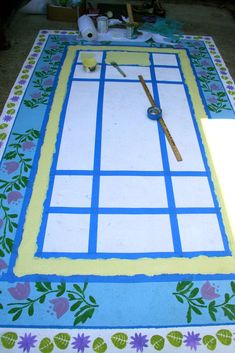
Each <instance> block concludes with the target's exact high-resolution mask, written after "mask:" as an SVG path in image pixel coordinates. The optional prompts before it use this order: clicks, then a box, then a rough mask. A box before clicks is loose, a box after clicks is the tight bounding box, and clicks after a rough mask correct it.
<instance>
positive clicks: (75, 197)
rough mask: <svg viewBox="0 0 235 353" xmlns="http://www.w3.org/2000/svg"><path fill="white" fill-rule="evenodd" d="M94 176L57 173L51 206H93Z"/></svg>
mask: <svg viewBox="0 0 235 353" xmlns="http://www.w3.org/2000/svg"><path fill="white" fill-rule="evenodd" d="M91 189H92V176H90V175H57V176H56V177H55V181H54V185H53V192H52V197H51V206H52V207H53V206H54V207H91Z"/></svg>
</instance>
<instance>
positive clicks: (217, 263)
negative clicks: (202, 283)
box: [14, 46, 235, 276]
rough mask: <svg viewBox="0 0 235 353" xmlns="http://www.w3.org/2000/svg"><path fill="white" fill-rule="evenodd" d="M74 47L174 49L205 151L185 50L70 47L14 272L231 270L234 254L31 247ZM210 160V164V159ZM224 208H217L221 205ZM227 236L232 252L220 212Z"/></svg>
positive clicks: (234, 266)
mask: <svg viewBox="0 0 235 353" xmlns="http://www.w3.org/2000/svg"><path fill="white" fill-rule="evenodd" d="M78 50H86V51H87V50H94V51H97V50H98V51H100V50H112V51H117V50H126V51H129V52H133V51H136V52H148V53H150V52H152V53H175V54H178V56H179V59H180V62H181V66H182V70H183V74H184V77H185V81H186V83H187V85H188V87H189V92H190V95H191V99H192V103H193V107H194V111H195V116H196V118H197V122H198V125H199V129H200V132H201V134H202V138H203V142H204V146H205V148H206V150H207V152H208V153H209V150H208V148H207V145H206V143H205V141H206V139H205V136H204V132H203V126H202V121H203V119H206V118H207V115H206V112H205V110H204V107H203V104H202V101H201V97H200V94H199V92H198V88H197V84H196V80H195V77H194V74H193V71H192V68H191V64H190V60H189V58H188V56H187V53H186V51H185V50H182V49H157V48H147V47H146V48H145V47H121V46H116V47H114V46H112V47H109V46H102V47H92V46H86V47H84V46H70V47H68V52H67V55H66V58H65V62H64V65H63V67H62V70H61V73H60V76H59V80H58V86H57V89H56V92H55V96H54V100H53V103H52V107H51V111H50V116H49V120H48V124H47V129H46V134H45V141H44V144H43V146H42V149H41V156H40V159H39V164H38V173H37V175H36V178H35V182H34V187H33V193H32V197H31V200H30V203H29V206H28V210H27V213H26V220H25V225H24V231H23V236H22V242H21V244H20V246H19V252H18V258H17V260H16V265H15V267H14V273H15V274H16V275H17V276H23V275H29V274H48V275H49V274H56V275H60V276H71V275H98V276H117V275H128V276H133V275H136V274H145V275H149V276H152V275H156V274H175V273H180V274H186V273H191V274H197V273H200V274H214V273H222V274H225V273H232V272H234V270H235V257H234V256H226V257H218V258H216V257H206V256H198V257H195V258H190V259H189V258H180V259H179V258H164V259H162V258H161V259H160V258H158V259H150V258H140V259H133V260H126V259H92V260H91V259H68V258H62V257H61V258H49V259H43V258H37V257H35V256H34V254H35V252H36V250H37V249H36V242H37V236H38V232H39V229H40V224H41V218H42V214H43V203H44V199H45V196H46V194H47V189H48V183H49V174H50V167H51V163H52V156H53V153H54V152H55V145H56V139H57V133H58V128H59V120H60V113H61V110H62V106H63V102H64V97H65V95H66V90H67V86H66V85H65V84H64V83H65V82H68V77H69V74H70V71H71V66H72V64H73V61H74V58H75V55H76V52H77V51H78ZM210 164H211V163H210ZM212 174H213V179H214V182H215V184H216V185H217V186H218V184H217V180H216V177H215V173H214V171H213V167H212ZM217 196H218V197H219V201H220V205H222V206H224V205H223V200H222V196H221V193H218V192H217ZM223 209H224V207H223V208H222V210H223ZM222 214H223V219H224V223H225V227H226V232H227V234H228V236H229V244H230V249H231V250H232V253H233V254H234V253H235V251H234V250H235V249H234V248H235V244H234V240H233V237H232V232H231V229H230V226H229V222H228V219H227V217H226V215H225V212H222Z"/></svg>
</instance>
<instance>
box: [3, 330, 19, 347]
mask: <svg viewBox="0 0 235 353" xmlns="http://www.w3.org/2000/svg"><path fill="white" fill-rule="evenodd" d="M17 339H18V336H17V334H16V333H15V332H6V333H4V334H3V335H2V336H1V343H2V345H3V347H4V348H7V349H11V348H13V347H14V346H15V344H16V341H17Z"/></svg>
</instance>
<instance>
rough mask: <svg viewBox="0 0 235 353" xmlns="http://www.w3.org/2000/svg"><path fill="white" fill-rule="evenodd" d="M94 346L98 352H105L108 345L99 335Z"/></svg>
mask: <svg viewBox="0 0 235 353" xmlns="http://www.w3.org/2000/svg"><path fill="white" fill-rule="evenodd" d="M92 348H93V350H94V351H95V352H96V353H104V352H106V350H107V348H108V347H107V344H106V343H105V341H104V340H103V338H101V337H97V338H96V339H95V340H94V342H93V344H92Z"/></svg>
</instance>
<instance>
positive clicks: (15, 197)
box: [7, 191, 23, 204]
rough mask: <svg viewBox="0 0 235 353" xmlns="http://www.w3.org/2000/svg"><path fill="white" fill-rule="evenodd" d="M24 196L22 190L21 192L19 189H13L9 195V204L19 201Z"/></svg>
mask: <svg viewBox="0 0 235 353" xmlns="http://www.w3.org/2000/svg"><path fill="white" fill-rule="evenodd" d="M22 198H23V195H22V194H21V192H19V191H11V192H9V194H8V195H7V202H8V203H9V204H11V203H14V202H17V201H19V200H20V199H22Z"/></svg>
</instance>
